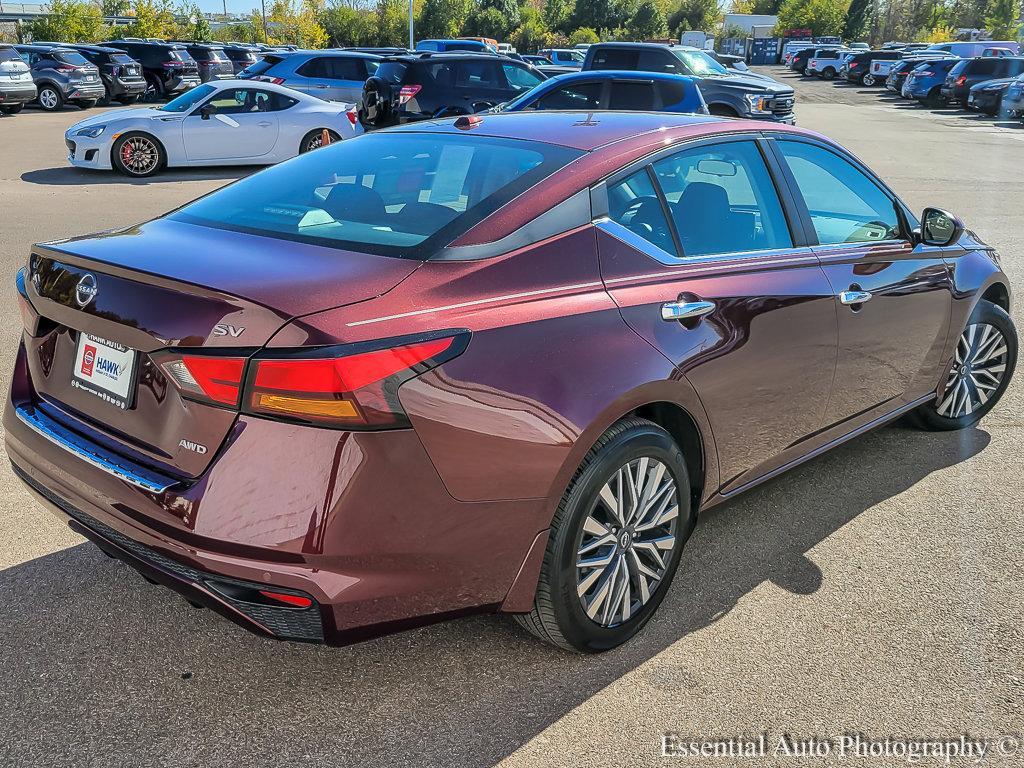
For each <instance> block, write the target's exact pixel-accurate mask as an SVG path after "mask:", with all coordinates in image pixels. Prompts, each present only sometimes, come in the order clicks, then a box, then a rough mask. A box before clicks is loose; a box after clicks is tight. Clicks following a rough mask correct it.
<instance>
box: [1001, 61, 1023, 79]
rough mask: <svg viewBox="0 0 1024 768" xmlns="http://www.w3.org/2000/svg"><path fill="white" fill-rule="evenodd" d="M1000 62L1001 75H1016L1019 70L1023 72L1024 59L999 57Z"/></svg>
mask: <svg viewBox="0 0 1024 768" xmlns="http://www.w3.org/2000/svg"><path fill="white" fill-rule="evenodd" d="M1000 61H1001V63H1002V64H1003V65H1004V66H1003V70H1002V72H1000V73H999V74H1000V76H1001V77H1016V76H1017V75H1019V74H1020V73H1021V72H1024V59H1001V60H1000Z"/></svg>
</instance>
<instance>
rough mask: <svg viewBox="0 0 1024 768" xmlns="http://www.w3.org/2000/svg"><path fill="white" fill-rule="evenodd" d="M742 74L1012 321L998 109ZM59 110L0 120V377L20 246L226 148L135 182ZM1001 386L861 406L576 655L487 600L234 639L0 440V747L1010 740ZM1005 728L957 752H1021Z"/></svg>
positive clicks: (1016, 451) (1017, 625)
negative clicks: (650, 602) (964, 260)
mask: <svg viewBox="0 0 1024 768" xmlns="http://www.w3.org/2000/svg"><path fill="white" fill-rule="evenodd" d="M768 71H770V72H772V73H773V74H778V76H779V79H780V80H781V81H782V82H787V83H792V84H793V85H794V86H795V87H796V88H797V94H798V107H797V117H798V120H799V122H800V124H801V125H803V126H805V127H808V128H812V129H815V130H818V131H821V132H822V133H825V134H827V135H829V136H831V137H833V138H835V139H837V140H839V141H840V142H841V143H843V144H845V145H846V146H847V147H849V148H850V149H852V150H853V151H854V152H856V153H857V154H858V155H859V156H860V157H861V158H863V159H864V160H865V161H866V162H867V163H868V164H869V165H871V166H872V167H873V168H874V169H875V170H876V171H878V172H879V173H880V175H881V176H883V177H884V178H885V179H886V180H887V181H888V182H889V183H890V184H891V185H892V186H893V187H894V188H895V190H896V191H897V192H898V193H900V194H901V195H902V196H903V197H904V199H905V200H906V201H907V202H908V203H910V204H911V206H912V207H914V208H916V209H921V208H923V207H924V206H925V205H937V206H940V207H943V208H947V209H949V210H951V211H953V212H955V213H957V214H959V215H961V216H962V217H963V218H964V219H965V221H967V223H968V226H969V227H970V228H971V229H973V230H975V231H976V232H977V233H978V234H979V235H980V236H981V237H982V238H984V239H985V240H987V241H988V242H990V243H993V244H994V245H995V246H997V247H998V249H999V251H1000V253H1001V254H1002V256H1003V260H1004V269H1005V270H1006V272H1007V273H1008V274H1009V276H1010V278H1011V280H1012V281H1013V282H1014V284H1015V286H1016V288H1017V296H1016V300H1015V316H1016V317H1017V318H1018V322H1020V320H1019V319H1020V317H1021V310H1022V308H1024V307H1022V303H1021V299H1020V296H1021V290H1022V286H1024V212H1022V209H1021V205H1020V201H1021V200H1024V172H1022V169H1024V126H1022V125H1021V124H1020V122H1019V121H1014V122H1009V121H996V120H992V119H991V118H982V117H979V116H977V115H973V114H968V113H963V112H955V111H954V110H926V109H923V108H919V107H916V106H911V105H909V104H907V103H906V102H898V101H897V100H896V99H895V98H893V97H886V96H883V95H882V92H881V91H880V89H869V88H864V87H859V86H845V85H834V84H832V83H826V82H821V81H800V80H797V79H796V78H793V77H792V76H791V75H789V74H779V73H781V70H775V69H771V70H768ZM84 116H85V115H84V113H81V112H79V111H77V110H74V109H68V110H66V111H65V112H63V113H60V114H45V113H42V112H39V111H36V110H25V111H23V112H22V113H21V114H20V115H18V116H16V117H6V118H0V212H2V213H0V259H2V260H3V270H2V274H3V275H4V276H5V278H4V279H6V280H8V281H9V283H8V286H7V287H6V288H4V290H3V291H2V292H0V312H3V317H4V318H5V320H6V322H3V323H2V324H0V374H2V376H0V379H2V380H3V381H4V386H6V382H7V381H9V379H10V375H11V368H12V364H13V359H14V352H15V349H16V345H17V339H18V338H19V334H20V319H19V313H18V310H17V307H16V304H15V298H14V289H13V285H11V284H10V283H13V278H14V274H15V271H16V270H17V269H18V268H19V267H20V266H21V265H22V264H23V263H24V261H25V258H26V255H27V253H28V248H29V245H30V244H31V243H32V242H34V241H38V240H46V239H52V238H57V237H63V236H68V235H73V234H80V233H85V232H91V231H97V230H102V229H106V228H110V227H115V226H121V225H126V224H130V223H133V222H137V221H141V220H144V219H147V218H150V217H152V216H155V215H158V214H160V213H162V212H164V211H167V210H169V209H171V208H174V207H176V206H178V205H180V204H181V203H184V202H186V201H188V200H191V199H193V198H194V197H197V196H199V195H200V194H203V193H205V192H207V191H210V190H212V189H215V188H216V187H218V186H220V185H222V184H224V183H227V182H228V181H230V180H232V179H235V178H238V177H240V176H241V175H243V174H244V173H246V171H244V170H241V171H239V170H231V169H214V170H209V169H207V170H191V171H182V172H175V173H166V174H163V175H160V176H158V177H156V179H155V180H153V181H150V182H148V183H147V182H138V181H130V180H127V179H124V178H123V177H120V176H115V175H113V174H107V173H103V174H98V173H90V172H85V171H80V170H76V169H72V168H69V167H67V164H66V161H65V157H64V156H65V149H64V144H63V139H62V134H63V131H64V130H65V129H66V127H67V126H68V125H69V124H71V123H72V122H75V121H76V120H78V119H81V117H84ZM210 258H216V254H215V253H211V254H210ZM1022 382H1024V378H1022V377H1021V376H1018V378H1017V380H1016V382H1014V384H1013V385H1011V387H1010V389H1009V390H1008V391H1007V393H1006V396H1005V397H1004V399H1003V401H1002V403H1001V405H1000V406H999V407H998V408H997V409H996V410H995V411H994V412H993V413H992V414H991V415H989V416H988V417H987V418H986V419H985V420H984V421H983V422H982V423H981V424H980V425H979V427H977V428H975V429H971V430H967V431H965V432H960V433H925V432H918V431H914V430H911V429H907V428H905V427H902V426H895V427H891V428H886V429H882V430H879V431H876V432H874V433H872V434H869V435H867V436H865V437H863V438H861V439H858V440H856V441H854V442H852V443H850V444H848V445H846V446H844V447H842V448H839V449H837V450H835V451H833V452H832V453H830V454H828V455H826V456H824V457H822V458H819V459H817V460H814V461H812V462H810V463H808V464H806V465H804V466H803V467H801V468H799V469H797V470H795V471H794V472H791V473H790V474H788V475H785V476H783V477H782V478H780V479H778V480H776V481H774V482H772V483H770V484H768V485H766V486H762V487H761V488H760V489H757V490H755V491H753V492H751V493H749V494H747V495H746V496H745V497H743V498H741V499H739V500H737V501H736V502H734V503H731V504H730V505H728V506H726V507H724V508H718V509H715V510H714V511H712V512H711V513H709V514H708V515H706V516H705V517H703V518H702V519H701V520H700V522H699V523H698V525H697V530H696V533H695V535H694V537H693V538H692V539H691V541H690V543H689V544H688V546H687V549H686V550H685V551H684V555H683V563H682V565H681V567H680V570H679V573H678V575H677V576H676V579H675V582H674V584H673V586H672V588H671V591H670V592H669V594H668V596H667V598H666V600H665V602H664V603H663V605H662V608H661V610H660V611H659V612H658V613H657V615H656V616H655V618H654V619H653V621H652V622H651V623H650V624H649V625H648V627H647V629H646V631H645V632H644V633H643V634H642V635H641V636H640V637H638V638H637V639H635V640H634V641H632V642H630V643H628V644H627V645H625V646H624V647H622V648H619V649H617V650H615V651H612V652H609V653H607V654H604V655H602V656H596V657H593V656H592V657H580V656H571V655H567V654H565V653H562V652H559V651H556V650H554V649H552V648H548V647H546V646H542V645H540V644H539V643H537V642H536V641H534V640H533V639H532V638H531V637H529V636H528V635H526V634H525V633H524V632H523V631H521V630H519V629H518V628H517V627H516V626H515V625H514V624H513V623H512V622H511V621H510V620H508V619H507V618H502V617H498V616H493V617H492V616H485V617H475V618H469V619H462V620H458V621H454V622H450V623H447V624H442V625H437V626H433V627H427V628H423V629H419V630H415V631H411V632H406V633H404V634H400V635H395V636H391V637H387V638H383V639H379V640H374V641H371V642H366V643H363V644H360V645H357V646H352V647H348V648H340V649H337V648H324V647H316V646H305V645H293V644H282V643H277V642H274V641H270V640H265V639H261V638H257V637H254V636H251V635H249V634H247V633H245V632H244V631H242V630H240V629H239V628H237V627H235V626H234V625H233V624H230V623H228V622H226V621H224V620H222V619H220V618H219V617H217V616H216V615H214V614H212V613H211V612H209V611H196V610H194V609H193V608H191V607H190V606H189V605H188V604H187V603H185V602H184V601H183V600H181V599H180V598H178V597H177V596H176V595H174V594H172V593H171V592H169V591H167V590H165V589H163V588H161V587H157V586H152V585H150V584H147V583H146V582H145V581H144V580H143V579H142V578H141V577H140V576H138V575H137V574H136V573H135V572H134V571H132V570H130V569H129V568H128V567H127V566H125V565H123V564H121V563H118V562H115V561H112V560H109V559H107V558H106V557H105V556H103V555H102V554H101V553H100V551H99V550H98V549H96V548H95V547H94V546H92V545H91V544H88V543H83V540H82V539H80V538H78V537H77V536H75V535H74V534H72V533H71V532H70V531H69V530H67V529H66V528H65V527H63V526H62V525H61V524H59V523H58V522H57V521H56V520H54V519H52V518H51V517H50V516H49V515H48V514H47V513H46V512H44V511H42V510H41V509H39V508H37V507H36V505H35V504H34V503H33V502H32V501H31V499H30V498H29V496H28V494H27V492H25V491H24V490H22V487H21V486H20V484H19V483H18V481H17V480H16V479H15V477H14V475H13V473H12V472H11V471H10V469H9V467H8V464H7V462H6V460H3V461H2V463H0V629H2V633H3V641H2V643H0V681H2V682H0V766H17V767H18V768H28V766H76V767H77V766H104V767H106V766H114V765H118V766H125V767H126V768H128V767H132V766H151V765H152V766H174V767H175V768H178V767H181V766H204V768H213V767H215V766H246V768H258V767H262V766H268V768H269V767H271V766H272V767H274V768H283V767H284V766H350V765H351V766H445V767H446V768H447V767H450V766H490V765H495V764H501V765H507V766H609V767H611V766H616V767H617V766H627V765H628V766H647V765H659V764H665V763H675V764H679V763H680V760H678V759H677V760H671V759H666V758H662V757H661V756H660V752H661V738H662V734H663V733H665V732H667V731H672V732H677V733H678V734H679V735H680V736H682V737H694V738H700V739H708V738H716V737H717V738H723V739H726V738H729V737H732V736H740V735H748V736H751V735H757V734H762V733H766V734H768V742H769V744H770V745H771V746H772V747H774V745H775V743H776V742H777V741H778V740H779V738H780V737H781V736H782V735H783V734H790V735H791V736H792V737H793V739H794V740H799V739H806V738H811V737H818V738H835V739H838V738H839V737H841V736H842V735H843V733H845V732H857V733H863V734H865V735H866V736H867V737H868V738H876V739H884V738H885V737H954V738H956V737H959V736H961V735H964V734H969V735H970V736H972V737H975V738H983V739H985V738H988V739H993V740H995V739H997V738H999V737H1000V736H1004V735H1013V734H1016V735H1020V734H1021V732H1022V731H1024V607H1022V600H1021V595H1022V594H1024V542H1022V536H1021V531H1022V530H1024V504H1022V496H1024V453H1022V451H1021V447H1022V445H1024V420H1022V418H1021V413H1022V406H1024V383H1022ZM1012 743H1013V742H1012V740H1011V741H1005V740H1004V741H1003V742H1002V744H1003V747H1004V749H1005V748H1006V746H1007V745H1011V746H1010V748H1009V750H1008V751H1009V752H1013V751H1014V750H1013V748H1012ZM1018 744H1019V749H1018V750H1017V752H1016V754H996V752H995V747H993V749H992V751H990V753H989V754H988V755H987V756H986V758H985V759H984V762H983V764H984V765H986V766H987V765H1013V764H1019V763H1021V762H1024V741H1020V742H1019V743H1018ZM681 762H683V763H692V764H699V765H716V766H732V765H737V764H741V763H740V762H739V761H737V760H735V759H732V758H727V757H726V758H708V759H706V760H703V761H701V760H698V759H694V758H689V759H686V760H682V761H681ZM744 762H747V761H744ZM749 762H750V763H752V764H754V765H757V764H762V765H795V764H799V765H803V764H809V763H810V762H811V760H810V759H808V758H800V757H794V758H790V759H786V758H785V757H784V756H774V757H770V758H767V759H765V760H761V761H757V760H753V761H749ZM814 762H815V764H832V763H835V762H838V759H837V756H836V755H835V754H833V755H831V756H830V757H827V758H819V759H817V760H815V761H814ZM846 762H850V763H853V764H864V765H896V764H901V763H899V762H898V761H893V760H888V759H878V760H876V759H865V760H855V759H854V758H848V759H847V761H846ZM921 764H922V765H938V764H942V763H941V761H938V760H933V761H924V762H922V763H921ZM953 764H955V765H958V764H968V763H967V762H966V761H954V763H953Z"/></svg>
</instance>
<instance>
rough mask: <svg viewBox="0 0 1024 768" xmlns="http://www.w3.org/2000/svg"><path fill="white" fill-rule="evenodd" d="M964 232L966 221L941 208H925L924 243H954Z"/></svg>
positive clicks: (922, 238)
mask: <svg viewBox="0 0 1024 768" xmlns="http://www.w3.org/2000/svg"><path fill="white" fill-rule="evenodd" d="M963 233H964V223H963V222H962V221H961V220H960V219H959V218H957V217H956V216H954V215H953V214H952V213H947V212H946V211H944V210H942V209H941V208H925V209H924V213H923V214H922V215H921V243H922V244H923V245H937V246H945V245H952V244H953V243H955V242H956V241H957V240H959V239H960V236H961V235H962V234H963Z"/></svg>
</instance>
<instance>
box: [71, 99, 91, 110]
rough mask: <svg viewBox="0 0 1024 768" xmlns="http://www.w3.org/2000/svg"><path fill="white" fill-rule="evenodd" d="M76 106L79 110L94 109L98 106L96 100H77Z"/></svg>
mask: <svg viewBox="0 0 1024 768" xmlns="http://www.w3.org/2000/svg"><path fill="white" fill-rule="evenodd" d="M75 106H77V107H78V108H79V109H92V108H93V107H95V106H96V99H75Z"/></svg>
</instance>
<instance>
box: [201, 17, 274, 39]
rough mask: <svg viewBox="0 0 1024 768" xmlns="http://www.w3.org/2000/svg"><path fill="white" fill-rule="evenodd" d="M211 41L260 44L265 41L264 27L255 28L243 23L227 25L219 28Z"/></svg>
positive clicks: (211, 36)
mask: <svg viewBox="0 0 1024 768" xmlns="http://www.w3.org/2000/svg"><path fill="white" fill-rule="evenodd" d="M210 39H211V40H218V41H220V42H222V43H226V42H229V41H231V40H237V41H239V42H242V43H259V42H262V41H263V27H255V26H253V25H252V23H251V22H248V21H243V22H239V23H237V24H226V25H224V26H223V27H217V29H215V30H214V31H213V32H211V33H210Z"/></svg>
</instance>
